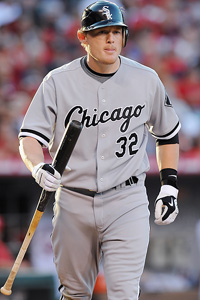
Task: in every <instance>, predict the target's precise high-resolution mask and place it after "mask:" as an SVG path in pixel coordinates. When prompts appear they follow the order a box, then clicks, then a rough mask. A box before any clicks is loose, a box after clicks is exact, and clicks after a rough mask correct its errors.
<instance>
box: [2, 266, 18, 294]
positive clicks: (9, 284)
mask: <svg viewBox="0 0 200 300" xmlns="http://www.w3.org/2000/svg"><path fill="white" fill-rule="evenodd" d="M15 276H16V273H15V272H13V271H11V273H10V276H9V277H8V279H7V281H6V282H5V284H4V286H2V288H1V293H2V294H3V295H6V296H9V295H11V293H12V290H11V289H12V285H13V281H14V279H15Z"/></svg>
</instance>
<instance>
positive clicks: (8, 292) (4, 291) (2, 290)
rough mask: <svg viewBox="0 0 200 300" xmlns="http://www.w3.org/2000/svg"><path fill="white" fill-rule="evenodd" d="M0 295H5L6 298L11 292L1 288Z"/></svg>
mask: <svg viewBox="0 0 200 300" xmlns="http://www.w3.org/2000/svg"><path fill="white" fill-rule="evenodd" d="M1 293H2V294H4V295H6V296H9V295H11V293H12V291H11V290H7V289H6V288H5V287H4V286H3V287H2V288H1Z"/></svg>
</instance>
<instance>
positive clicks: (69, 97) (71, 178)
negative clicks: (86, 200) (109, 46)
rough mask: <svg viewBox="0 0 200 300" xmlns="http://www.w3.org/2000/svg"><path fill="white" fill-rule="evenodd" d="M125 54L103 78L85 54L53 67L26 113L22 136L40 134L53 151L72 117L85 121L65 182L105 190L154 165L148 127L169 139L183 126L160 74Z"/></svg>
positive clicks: (41, 139)
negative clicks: (86, 65)
mask: <svg viewBox="0 0 200 300" xmlns="http://www.w3.org/2000/svg"><path fill="white" fill-rule="evenodd" d="M120 59H121V65H120V68H119V69H118V71H117V72H116V73H115V74H114V75H113V76H112V77H111V78H109V79H108V80H106V81H104V82H100V81H99V80H96V79H95V78H93V77H92V76H89V75H88V74H87V72H85V70H84V69H83V67H82V66H81V58H79V59H76V60H74V61H73V62H71V63H69V64H66V65H63V66H61V67H60V68H57V69H55V70H53V71H51V72H50V73H49V74H48V75H47V76H46V77H45V78H44V80H43V82H42V83H41V85H40V87H39V89H38V91H37V93H36V95H35V97H34V98H33V100H32V103H31V105H30V107H29V109H28V111H27V113H26V116H25V118H24V121H23V124H22V127H21V131H20V134H19V137H23V136H31V137H34V138H36V139H37V140H38V141H39V142H41V143H42V144H43V145H44V146H45V147H48V148H49V151H50V153H51V155H52V156H54V154H55V151H56V149H57V147H58V145H59V142H60V139H61V137H62V134H63V132H64V128H65V126H66V124H67V123H68V122H69V120H72V119H74V120H79V121H81V122H82V123H83V125H84V128H83V130H82V133H81V135H80V138H79V140H78V142H77V144H76V146H75V149H74V152H73V155H72V157H71V158H70V161H69V167H70V168H71V169H72V171H71V172H69V173H68V174H67V176H65V174H64V176H63V184H64V185H67V186H73V187H79V188H87V189H91V190H95V191H97V192H102V191H105V190H108V189H110V188H112V187H114V186H116V185H118V184H120V183H122V182H124V181H125V180H127V179H128V178H130V177H131V176H139V175H141V174H142V173H144V172H146V171H147V170H148V169H149V162H148V158H147V154H146V145H147V140H148V131H149V132H150V133H151V134H152V135H153V136H154V137H155V138H159V139H169V138H172V137H173V136H175V135H176V134H177V133H178V131H179V129H180V123H179V119H178V116H177V115H176V113H175V111H174V109H173V107H172V105H171V102H170V100H169V98H168V96H167V94H166V91H165V88H164V86H163V84H162V82H161V81H160V79H159V77H158V75H157V73H156V72H155V71H154V70H152V69H151V68H148V67H146V66H143V65H141V64H140V63H137V62H135V61H133V60H130V59H128V58H125V57H123V56H120Z"/></svg>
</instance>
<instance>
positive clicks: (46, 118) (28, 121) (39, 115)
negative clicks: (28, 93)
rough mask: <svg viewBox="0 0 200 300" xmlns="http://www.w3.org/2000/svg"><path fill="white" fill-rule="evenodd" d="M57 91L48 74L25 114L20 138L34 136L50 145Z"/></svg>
mask: <svg viewBox="0 0 200 300" xmlns="http://www.w3.org/2000/svg"><path fill="white" fill-rule="evenodd" d="M56 110H57V108H56V93H55V88H54V83H53V79H52V78H48V76H46V77H45V78H44V80H43V82H42V83H41V85H40V86H39V88H38V90H37V92H36V94H35V96H34V97H33V100H32V102H31V104H30V106H29V108H28V110H27V112H26V114H25V117H24V120H23V123H22V126H21V128H20V133H19V138H22V137H26V136H29V137H33V138H35V139H37V140H38V141H39V142H40V143H41V144H42V145H43V146H45V147H48V145H49V143H50V141H51V139H52V137H53V129H54V127H55V126H54V125H55V121H56Z"/></svg>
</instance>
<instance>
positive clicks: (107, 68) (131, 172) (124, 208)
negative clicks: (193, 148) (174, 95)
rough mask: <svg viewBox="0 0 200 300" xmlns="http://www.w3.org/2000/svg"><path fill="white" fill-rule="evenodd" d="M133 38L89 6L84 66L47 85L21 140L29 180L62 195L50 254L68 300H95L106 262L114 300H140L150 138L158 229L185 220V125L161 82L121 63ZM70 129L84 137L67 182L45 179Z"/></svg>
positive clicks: (82, 36) (61, 71) (111, 10)
mask: <svg viewBox="0 0 200 300" xmlns="http://www.w3.org/2000/svg"><path fill="white" fill-rule="evenodd" d="M127 38H128V27H127V25H126V24H125V23H124V19H123V15H122V12H121V10H120V8H119V7H118V6H117V5H116V4H114V3H112V2H109V1H97V2H95V3H93V4H91V5H89V6H88V7H87V8H86V9H85V10H84V12H83V15H82V20H81V29H80V30H79V31H78V39H79V40H80V43H81V45H82V46H83V47H84V48H85V50H86V56H84V57H80V58H78V59H75V60H74V61H72V62H70V63H67V64H66V65H63V66H61V67H59V68H57V69H55V70H52V71H51V72H50V73H49V74H48V75H47V76H46V77H45V78H44V80H43V82H42V83H41V85H40V87H39V88H38V91H37V92H36V94H35V96H34V98H33V100H32V103H31V105H30V107H29V109H28V111H27V113H26V115H25V118H24V121H23V124H22V127H21V130H20V133H19V138H20V154H21V157H22V160H23V161H24V163H25V164H26V166H27V167H28V168H29V169H30V171H31V173H32V176H33V177H34V178H35V180H36V182H37V183H38V184H39V185H40V186H41V187H42V188H44V189H46V190H47V191H56V197H55V205H54V218H53V233H52V245H53V251H54V261H55V265H56V268H57V273H58V276H59V280H60V292H61V298H60V299H62V300H66V299H85V300H86V299H87V300H89V299H91V297H92V292H93V288H94V284H95V280H96V277H97V274H98V270H99V263H100V262H102V265H103V268H104V274H105V279H106V285H107V297H108V299H109V300H116V299H120V300H122V299H124V300H127V299H131V300H136V299H138V298H139V290H140V288H139V285H140V278H141V275H142V272H143V268H144V264H145V258H146V253H147V247H148V242H149V209H148V199H147V194H146V189H145V183H144V182H145V176H146V175H145V174H146V172H147V170H148V169H149V162H148V158H147V154H146V145H147V139H148V132H150V133H151V134H152V135H153V136H154V137H155V140H156V152H157V162H158V168H159V171H160V179H161V190H160V193H159V195H158V197H157V199H156V200H155V223H156V224H159V225H166V224H170V223H171V222H173V221H174V220H175V218H176V216H177V214H178V207H177V195H178V187H177V164H178V153H179V140H178V132H179V129H180V123H179V119H178V117H177V115H176V113H175V111H174V109H173V107H172V104H171V102H170V99H169V97H168V96H167V93H166V91H165V88H164V86H163V84H162V82H161V81H160V79H159V77H158V75H157V73H156V72H155V71H154V70H152V69H150V68H148V67H146V66H144V65H141V64H140V63H138V62H136V61H133V60H130V59H128V58H125V57H123V56H121V55H120V53H121V50H122V48H123V47H125V45H126V42H127ZM72 119H74V120H78V121H81V122H82V124H83V130H82V132H81V135H80V137H79V140H78V142H77V144H76V146H75V149H74V151H73V154H72V156H71V158H70V161H69V166H68V168H67V169H66V170H65V172H64V174H63V176H62V179H61V176H60V174H59V173H58V172H57V171H56V170H53V167H52V171H53V174H50V173H49V172H48V171H47V169H48V168H47V164H45V161H44V156H43V150H42V147H47V148H48V149H49V152H50V154H51V156H52V157H53V156H54V154H55V151H56V149H57V147H58V145H59V142H60V140H61V137H62V134H63V132H64V129H65V126H66V125H67V124H68V122H69V121H70V120H72Z"/></svg>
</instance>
